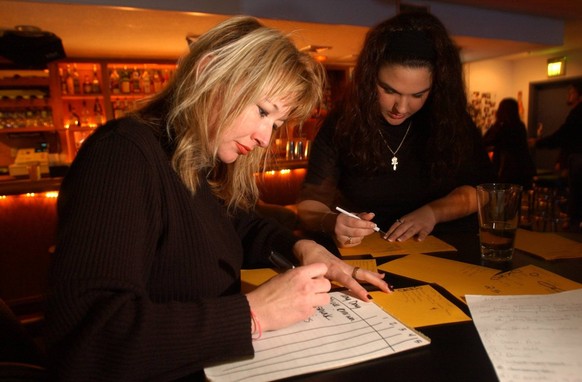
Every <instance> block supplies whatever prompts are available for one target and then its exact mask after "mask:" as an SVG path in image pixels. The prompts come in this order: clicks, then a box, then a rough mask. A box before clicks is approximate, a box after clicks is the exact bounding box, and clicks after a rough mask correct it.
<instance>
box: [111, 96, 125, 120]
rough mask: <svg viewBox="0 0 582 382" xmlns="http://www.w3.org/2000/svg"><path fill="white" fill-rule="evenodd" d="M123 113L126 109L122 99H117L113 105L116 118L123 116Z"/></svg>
mask: <svg viewBox="0 0 582 382" xmlns="http://www.w3.org/2000/svg"><path fill="white" fill-rule="evenodd" d="M123 114H124V110H123V108H122V106H121V101H120V100H117V101H115V104H114V105H113V117H114V118H115V119H117V118H121V117H123Z"/></svg>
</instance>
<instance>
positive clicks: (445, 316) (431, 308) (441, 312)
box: [370, 285, 471, 328]
mask: <svg viewBox="0 0 582 382" xmlns="http://www.w3.org/2000/svg"><path fill="white" fill-rule="evenodd" d="M370 294H371V295H372V298H373V301H374V303H376V304H377V305H379V306H380V307H381V308H382V309H384V310H385V311H387V312H388V313H390V314H391V315H393V316H394V317H396V318H397V319H398V320H399V321H402V322H403V323H404V324H405V325H407V326H411V327H413V328H419V327H422V326H431V325H440V324H448V323H453V322H464V321H471V318H470V317H469V316H467V315H466V314H465V313H464V312H463V311H462V310H461V309H459V308H458V307H457V306H456V305H455V304H453V303H452V302H450V301H449V300H448V299H447V298H445V297H444V296H443V295H441V294H440V293H439V292H437V291H436V290H435V289H434V288H433V287H431V286H430V285H421V286H418V287H411V288H401V289H396V290H395V291H394V292H393V293H383V292H370Z"/></svg>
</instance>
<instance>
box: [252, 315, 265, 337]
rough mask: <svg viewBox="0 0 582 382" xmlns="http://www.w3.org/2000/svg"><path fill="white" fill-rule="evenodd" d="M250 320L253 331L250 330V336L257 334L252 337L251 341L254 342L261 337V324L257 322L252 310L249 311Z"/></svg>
mask: <svg viewBox="0 0 582 382" xmlns="http://www.w3.org/2000/svg"><path fill="white" fill-rule="evenodd" d="M251 320H252V322H253V330H252V332H251V334H252V335H254V334H255V333H257V336H256V337H253V341H254V340H258V339H259V338H261V336H262V335H263V330H262V329H261V323H260V322H259V319H258V318H257V315H256V314H255V312H253V310H252V309H251Z"/></svg>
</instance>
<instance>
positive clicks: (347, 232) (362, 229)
mask: <svg viewBox="0 0 582 382" xmlns="http://www.w3.org/2000/svg"><path fill="white" fill-rule="evenodd" d="M357 215H358V217H360V219H361V220H360V219H356V218H353V217H350V216H347V215H344V214H339V215H337V218H336V221H335V226H334V230H333V238H334V240H335V242H336V245H337V246H338V247H340V248H343V247H355V246H356V245H359V244H360V243H361V242H362V240H363V239H364V237H366V236H368V235H371V234H373V233H375V232H376V231H374V227H376V224H375V223H374V222H371V221H370V220H372V219H373V218H374V216H375V215H374V214H373V213H371V212H362V213H360V214H357Z"/></svg>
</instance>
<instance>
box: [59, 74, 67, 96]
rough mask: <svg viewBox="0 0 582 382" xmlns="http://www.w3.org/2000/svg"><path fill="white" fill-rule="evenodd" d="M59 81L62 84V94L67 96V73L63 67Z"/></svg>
mask: <svg viewBox="0 0 582 382" xmlns="http://www.w3.org/2000/svg"><path fill="white" fill-rule="evenodd" d="M59 80H60V83H61V94H62V95H67V79H66V78H65V73H64V70H63V68H62V67H59Z"/></svg>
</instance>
